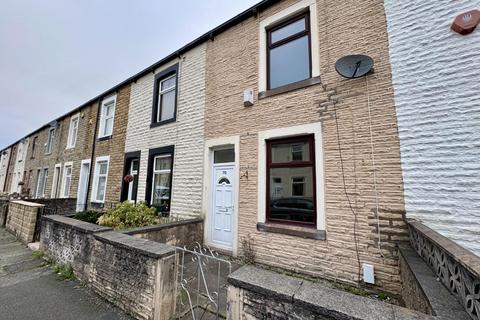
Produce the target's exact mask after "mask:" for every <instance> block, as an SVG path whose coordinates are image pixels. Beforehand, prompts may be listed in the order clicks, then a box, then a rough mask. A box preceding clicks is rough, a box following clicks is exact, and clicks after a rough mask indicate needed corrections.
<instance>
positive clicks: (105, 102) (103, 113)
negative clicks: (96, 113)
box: [98, 95, 117, 138]
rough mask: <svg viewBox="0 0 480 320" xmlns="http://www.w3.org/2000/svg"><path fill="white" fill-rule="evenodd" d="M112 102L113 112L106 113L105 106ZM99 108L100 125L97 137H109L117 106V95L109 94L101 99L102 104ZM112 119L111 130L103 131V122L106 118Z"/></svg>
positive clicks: (104, 122)
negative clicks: (108, 114) (109, 114)
mask: <svg viewBox="0 0 480 320" xmlns="http://www.w3.org/2000/svg"><path fill="white" fill-rule="evenodd" d="M112 102H113V112H112V115H111V116H108V117H107V115H106V110H107V106H109V105H110V104H111V103H112ZM101 108H102V109H101V110H100V125H99V129H98V130H99V131H98V137H99V138H105V137H110V136H111V135H112V134H113V126H114V123H115V111H116V108H117V95H113V96H110V97H108V98H105V99H103V100H102V106H101ZM110 119H112V131H111V132H104V131H105V124H106V122H107V120H110Z"/></svg>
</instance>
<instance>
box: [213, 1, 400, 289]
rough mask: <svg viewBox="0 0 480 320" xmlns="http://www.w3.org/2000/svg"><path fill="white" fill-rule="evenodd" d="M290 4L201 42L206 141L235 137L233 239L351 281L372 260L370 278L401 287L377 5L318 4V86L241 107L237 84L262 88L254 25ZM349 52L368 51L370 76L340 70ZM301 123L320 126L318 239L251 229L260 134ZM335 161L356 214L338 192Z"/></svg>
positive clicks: (390, 116) (391, 132) (272, 260)
mask: <svg viewBox="0 0 480 320" xmlns="http://www.w3.org/2000/svg"><path fill="white" fill-rule="evenodd" d="M294 3H296V1H291V0H290V1H282V2H281V3H279V4H276V5H274V6H272V7H270V8H268V9H267V10H265V11H262V12H259V15H258V17H256V18H250V19H248V20H246V21H244V22H242V23H240V24H238V25H236V26H234V27H231V28H230V29H228V30H227V31H225V32H223V33H222V34H220V35H218V36H216V37H215V39H214V41H210V42H208V47H207V48H208V49H207V79H208V81H207V91H206V92H207V94H206V111H205V138H206V139H207V140H208V139H215V138H219V137H229V136H239V140H240V145H239V150H240V155H239V168H240V172H239V176H240V177H241V178H240V181H239V184H240V186H239V201H238V205H239V208H238V212H239V216H238V225H237V226H236V228H237V230H238V239H239V240H238V242H237V246H238V247H240V245H239V242H240V241H241V239H242V238H245V237H247V236H250V237H251V238H252V239H253V243H254V249H255V251H256V257H257V261H258V262H259V263H263V264H268V265H272V266H275V267H281V268H286V269H290V270H293V271H295V272H299V273H304V274H308V275H311V276H319V277H326V278H331V279H338V280H342V281H346V282H350V283H358V282H360V281H361V274H360V264H361V263H370V264H372V265H373V266H374V267H375V280H376V285H377V286H378V287H380V288H382V289H383V290H386V291H390V292H393V293H399V292H400V287H401V286H400V272H399V266H398V252H397V249H396V242H397V241H406V240H407V239H408V235H407V228H406V224H405V222H404V203H403V188H402V173H401V167H400V152H399V151H400V150H399V141H398V132H397V124H396V114H395V106H394V100H393V87H392V84H391V74H390V73H391V70H390V64H389V62H388V38H387V33H386V21H385V14H384V11H383V4H382V3H381V2H378V1H361V2H358V1H342V2H334V3H333V2H327V1H322V0H318V1H316V5H317V12H316V13H317V16H318V21H317V22H316V23H317V24H318V25H317V27H318V37H319V47H318V48H317V49H318V50H319V58H320V61H319V63H320V77H321V84H318V85H313V86H310V87H308V88H303V89H298V90H296V91H291V92H288V93H283V94H279V95H275V96H271V97H267V98H261V99H258V98H255V101H254V105H253V106H252V107H249V108H244V107H243V92H244V90H245V89H247V88H253V89H254V92H255V97H257V94H258V90H259V89H258V88H259V87H260V84H259V55H260V53H259V47H260V39H259V25H260V23H261V22H262V21H263V20H264V19H266V18H268V17H270V16H271V15H273V14H275V13H277V12H279V11H280V10H282V9H285V8H288V7H289V6H291V5H293V4H294ZM332 30H335V31H334V32H332ZM239 53H241V54H239ZM351 53H364V54H368V55H370V56H371V57H372V58H373V59H374V61H375V73H374V74H372V75H369V76H368V78H365V77H363V78H360V79H355V80H347V79H343V78H342V77H340V76H339V75H338V74H337V73H336V72H335V68H334V65H335V62H336V60H337V59H339V58H340V57H342V56H344V55H347V54H351ZM335 117H336V118H337V120H338V127H339V128H338V135H339V140H338V139H337V126H336V121H335ZM304 124H317V125H318V124H320V125H321V128H322V135H323V141H320V146H323V154H322V155H321V156H323V159H324V175H325V178H324V181H319V180H317V187H320V188H322V187H323V188H324V190H325V192H324V193H325V203H324V206H325V220H326V228H325V231H326V240H313V239H305V238H302V237H295V236H287V235H281V234H275V233H269V232H263V231H257V228H256V226H257V222H262V221H259V217H258V207H257V203H258V201H259V199H258V196H257V194H258V188H259V185H258V181H259V178H260V175H265V172H259V171H258V170H259V169H258V157H259V150H258V146H259V132H260V131H264V130H269V129H276V128H289V127H292V126H298V125H304ZM370 124H371V127H370ZM339 144H340V145H341V150H342V159H341V158H340V153H339ZM317 151H318V150H317ZM372 153H373V155H374V160H375V165H374V163H373V157H372ZM317 156H319V155H318V153H317ZM342 160H343V161H342ZM342 162H343V169H344V174H345V184H346V189H347V193H348V196H349V198H350V202H351V206H352V209H353V211H354V212H352V210H351V209H350V208H349V201H348V200H347V198H346V195H345V192H344V186H343V182H342V181H343V177H342V164H341V163H342ZM374 171H375V174H376V176H375V178H376V179H375V180H376V181H374ZM375 182H376V188H375V184H374V183H375ZM376 191H377V192H376ZM207 197H208V195H207ZM262 197H264V195H263V194H262ZM377 206H378V218H379V219H378V221H377V220H376V217H375V216H376V214H375V213H376V211H377V209H376V208H377ZM204 214H205V216H207V217H208V215H209V213H208V212H204ZM207 226H208V224H207ZM377 226H379V227H380V232H378V229H377ZM379 234H380V239H381V243H379V241H378V240H379V239H378V235H379ZM355 238H356V241H355ZM239 251H241V248H239ZM359 277H360V278H359Z"/></svg>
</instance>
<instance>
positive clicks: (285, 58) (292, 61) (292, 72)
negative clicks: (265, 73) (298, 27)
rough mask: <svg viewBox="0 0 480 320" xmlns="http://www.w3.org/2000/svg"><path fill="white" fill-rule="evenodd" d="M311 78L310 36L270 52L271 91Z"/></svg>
mask: <svg viewBox="0 0 480 320" xmlns="http://www.w3.org/2000/svg"><path fill="white" fill-rule="evenodd" d="M309 77H310V57H309V49H308V36H304V37H302V38H299V39H296V40H293V41H291V42H288V43H286V44H284V45H281V46H279V47H276V48H274V49H271V50H270V89H273V88H277V87H280V86H283V85H286V84H289V83H293V82H297V81H301V80H305V79H308V78H309Z"/></svg>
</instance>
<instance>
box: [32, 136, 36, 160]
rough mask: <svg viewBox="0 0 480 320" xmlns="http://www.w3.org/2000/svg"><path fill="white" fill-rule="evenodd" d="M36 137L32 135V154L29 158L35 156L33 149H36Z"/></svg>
mask: <svg viewBox="0 0 480 320" xmlns="http://www.w3.org/2000/svg"><path fill="white" fill-rule="evenodd" d="M37 139H38V137H34V138H33V140H32V155H31V158H32V159H33V158H35V151H36V148H37Z"/></svg>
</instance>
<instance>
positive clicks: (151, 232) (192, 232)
mask: <svg viewBox="0 0 480 320" xmlns="http://www.w3.org/2000/svg"><path fill="white" fill-rule="evenodd" d="M122 233H124V234H128V235H131V236H134V237H137V238H142V239H148V240H152V241H155V242H160V243H166V244H169V245H171V246H176V247H184V246H186V247H191V246H193V245H195V243H200V244H201V243H202V242H203V219H189V220H183V221H175V222H170V223H165V224H159V225H154V226H147V227H141V228H135V229H129V230H124V231H122Z"/></svg>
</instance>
